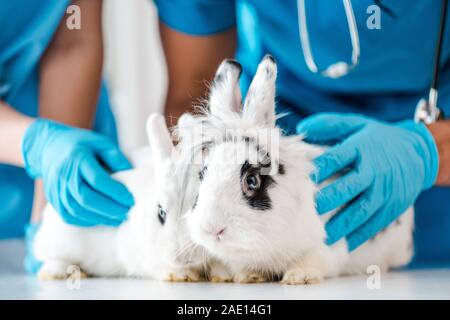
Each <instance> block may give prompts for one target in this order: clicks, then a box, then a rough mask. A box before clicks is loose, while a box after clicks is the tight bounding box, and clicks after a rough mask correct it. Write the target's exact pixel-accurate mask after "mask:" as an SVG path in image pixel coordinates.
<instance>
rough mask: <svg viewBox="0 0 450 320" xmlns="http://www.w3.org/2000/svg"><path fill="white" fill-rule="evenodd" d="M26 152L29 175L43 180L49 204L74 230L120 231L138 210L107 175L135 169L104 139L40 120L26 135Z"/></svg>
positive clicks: (123, 189) (92, 133) (89, 132)
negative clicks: (132, 208)
mask: <svg viewBox="0 0 450 320" xmlns="http://www.w3.org/2000/svg"><path fill="white" fill-rule="evenodd" d="M22 152H23V158H24V162H25V169H26V171H27V173H28V174H29V175H30V176H31V177H32V178H39V177H42V179H43V182H44V190H45V195H46V197H47V200H48V201H49V202H50V203H51V204H52V206H53V207H54V208H55V209H56V210H57V211H58V212H59V214H60V215H61V217H62V218H63V220H64V221H65V222H67V223H69V224H73V225H77V226H94V225H108V226H116V225H119V224H120V223H121V222H122V221H123V220H125V218H126V216H127V213H128V210H129V208H130V206H132V205H133V204H134V200H133V196H132V195H131V193H130V192H129V191H128V190H127V188H126V187H125V186H124V185H123V184H121V183H119V182H118V181H116V180H114V179H112V178H111V177H110V175H109V174H108V171H107V170H109V171H111V172H115V171H120V170H127V169H130V168H131V165H130V163H129V162H128V160H127V159H126V158H125V156H124V155H123V154H122V153H121V152H120V150H119V148H118V147H117V146H116V145H115V144H114V143H112V142H111V141H110V140H108V139H107V138H106V137H104V136H101V135H99V134H96V133H94V132H91V131H88V130H83V129H78V128H73V127H69V126H65V125H62V124H59V123H56V122H53V121H50V120H43V119H38V120H35V121H34V122H33V123H32V124H31V125H30V127H29V128H28V129H27V131H26V133H25V136H24V138H23V141H22ZM104 167H106V168H107V169H105V168H104Z"/></svg>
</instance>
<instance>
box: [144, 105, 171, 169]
mask: <svg viewBox="0 0 450 320" xmlns="http://www.w3.org/2000/svg"><path fill="white" fill-rule="evenodd" d="M147 136H148V140H149V142H150V147H151V150H152V154H153V158H154V162H155V165H158V163H159V162H160V161H165V160H167V159H169V158H170V156H171V154H172V152H173V150H174V146H173V142H172V138H171V136H170V133H169V130H168V129H167V125H166V120H165V119H164V117H163V116H162V115H161V114H159V113H153V114H152V115H150V117H148V119H147Z"/></svg>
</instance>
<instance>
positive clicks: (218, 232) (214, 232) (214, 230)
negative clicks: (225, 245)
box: [209, 227, 225, 240]
mask: <svg viewBox="0 0 450 320" xmlns="http://www.w3.org/2000/svg"><path fill="white" fill-rule="evenodd" d="M224 232H225V227H219V228H212V229H210V231H209V233H210V234H212V235H213V236H214V237H216V238H217V239H218V240H220V236H223V233H224Z"/></svg>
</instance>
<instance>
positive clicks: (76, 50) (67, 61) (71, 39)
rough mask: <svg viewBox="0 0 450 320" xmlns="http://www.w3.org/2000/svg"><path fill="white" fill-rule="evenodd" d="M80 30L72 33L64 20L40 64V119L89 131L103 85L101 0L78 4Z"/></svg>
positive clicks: (90, 0)
mask: <svg viewBox="0 0 450 320" xmlns="http://www.w3.org/2000/svg"><path fill="white" fill-rule="evenodd" d="M73 3H74V4H76V5H78V6H80V8H81V11H82V13H83V14H82V15H81V19H82V20H81V26H82V27H81V29H80V30H76V29H75V30H69V29H67V27H66V24H65V18H63V19H62V21H61V23H60V26H59V28H58V30H57V32H56V34H55V36H54V38H53V40H52V42H51V44H50V46H49V47H48V49H47V50H46V52H45V54H44V56H43V58H42V59H41V62H40V92H39V116H40V117H43V118H49V119H53V120H56V121H59V122H62V123H65V124H68V125H72V126H77V127H82V128H90V127H91V126H92V124H93V121H94V118H95V111H96V106H97V103H98V96H99V91H100V85H101V75H102V63H103V44H102V43H103V39H102V30H101V7H102V1H101V0H95V1H92V0H75V1H73Z"/></svg>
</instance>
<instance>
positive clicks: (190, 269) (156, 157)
mask: <svg viewBox="0 0 450 320" xmlns="http://www.w3.org/2000/svg"><path fill="white" fill-rule="evenodd" d="M147 132H148V138H149V140H150V147H151V153H152V155H153V159H148V163H147V165H145V166H139V167H137V168H135V169H132V170H129V171H124V172H119V173H117V174H114V177H115V178H116V179H118V180H120V181H122V182H123V183H124V184H125V185H126V186H127V187H128V188H129V190H130V191H131V192H132V193H133V196H134V198H135V205H134V206H133V207H132V208H131V209H130V211H129V215H128V218H127V220H126V221H125V222H124V223H122V224H121V225H120V226H119V227H117V228H113V227H104V226H98V227H90V228H80V227H76V226H71V225H68V224H66V223H65V222H64V221H63V220H62V219H61V217H60V216H59V214H58V213H57V212H56V211H55V210H54V209H53V207H51V205H48V206H47V207H46V209H45V211H44V216H43V221H42V225H41V227H40V229H39V231H38V233H37V235H36V238H35V242H34V247H33V250H34V253H35V256H36V258H37V259H39V260H41V261H43V265H42V267H41V269H40V270H39V273H38V276H39V278H41V279H61V278H65V277H67V276H68V273H67V272H68V270H70V269H68V268H69V267H70V266H72V265H76V266H78V267H79V268H81V270H82V271H84V272H85V273H87V274H88V275H91V276H101V277H123V276H127V277H144V278H153V279H161V280H168V281H198V280H202V278H203V276H204V271H203V266H204V262H203V254H202V250H201V249H199V248H198V247H197V246H196V245H195V244H194V243H193V242H192V241H191V240H190V237H189V236H188V232H187V230H186V224H185V220H184V212H185V211H187V210H188V209H190V208H191V207H192V205H193V202H194V199H195V195H196V190H197V187H198V179H197V175H196V174H197V171H198V170H197V169H196V170H195V171H192V167H191V160H190V159H187V158H185V157H184V155H183V151H182V150H181V148H176V149H175V147H174V146H173V144H172V140H171V137H170V134H169V132H168V130H167V127H166V124H165V120H164V117H162V116H161V115H158V114H154V115H152V116H150V117H149V119H148V121H147ZM194 173H195V176H192V174H194Z"/></svg>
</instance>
